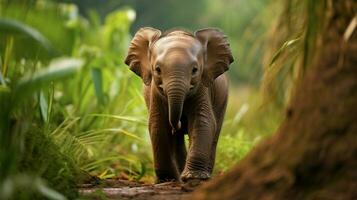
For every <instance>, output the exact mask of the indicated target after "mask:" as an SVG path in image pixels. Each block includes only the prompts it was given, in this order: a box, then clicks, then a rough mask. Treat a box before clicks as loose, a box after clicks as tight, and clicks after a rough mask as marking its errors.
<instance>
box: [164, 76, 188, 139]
mask: <svg viewBox="0 0 357 200" xmlns="http://www.w3.org/2000/svg"><path fill="white" fill-rule="evenodd" d="M185 96H186V87H185V86H184V83H183V82H181V81H175V82H171V83H170V85H169V87H168V90H167V101H168V106H169V122H170V125H171V127H172V133H175V132H176V131H178V130H179V129H180V128H181V121H180V119H181V115H182V109H183V103H184V101H185Z"/></svg>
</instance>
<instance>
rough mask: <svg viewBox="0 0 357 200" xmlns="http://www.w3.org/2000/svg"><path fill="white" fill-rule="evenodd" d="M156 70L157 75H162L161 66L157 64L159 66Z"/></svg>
mask: <svg viewBox="0 0 357 200" xmlns="http://www.w3.org/2000/svg"><path fill="white" fill-rule="evenodd" d="M155 72H156V74H157V75H160V74H161V69H160V66H158V65H157V66H156V67H155Z"/></svg>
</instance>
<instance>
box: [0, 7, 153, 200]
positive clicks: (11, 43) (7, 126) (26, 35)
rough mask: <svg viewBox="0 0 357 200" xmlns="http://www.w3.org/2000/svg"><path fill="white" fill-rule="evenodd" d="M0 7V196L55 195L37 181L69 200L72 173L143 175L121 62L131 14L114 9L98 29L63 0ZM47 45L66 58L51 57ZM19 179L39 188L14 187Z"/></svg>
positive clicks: (142, 148) (132, 80)
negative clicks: (60, 1)
mask: <svg viewBox="0 0 357 200" xmlns="http://www.w3.org/2000/svg"><path fill="white" fill-rule="evenodd" d="M0 9H1V17H2V19H1V20H0V22H1V23H0V25H1V26H0V29H1V30H6V32H4V33H5V34H1V35H0V37H1V39H2V40H1V41H5V42H2V43H0V48H1V49H3V50H4V51H2V52H4V54H2V55H1V74H0V75H1V76H0V77H1V87H0V88H1V90H0V106H1V116H0V117H1V123H0V128H1V133H0V136H1V146H0V147H1V151H0V161H1V162H0V175H1V176H0V177H1V178H0V187H1V188H4V190H0V191H1V192H0V197H5V196H6V195H8V196H10V197H9V198H12V199H28V198H36V199H37V198H42V197H47V198H49V199H61V198H60V196H58V195H57V196H56V192H54V191H52V189H49V188H48V187H47V186H45V184H44V183H43V182H44V181H43V180H46V182H48V183H49V186H50V187H52V188H54V189H56V190H57V191H60V192H61V193H62V194H64V195H65V196H66V197H68V198H71V199H72V198H74V197H75V196H76V195H77V193H76V184H78V183H80V182H81V181H86V180H87V181H88V179H90V176H89V175H88V174H87V173H84V172H83V171H82V170H86V171H87V172H89V173H91V174H92V175H97V176H99V177H102V178H106V177H113V176H118V175H119V174H120V173H121V172H125V173H127V174H129V176H130V177H133V178H141V177H142V176H143V175H145V174H146V172H147V169H148V168H150V167H148V166H147V165H148V164H150V160H151V157H150V154H149V153H148V152H147V149H148V148H149V147H148V144H147V143H148V141H147V140H148V138H147V135H146V134H145V133H146V118H145V116H144V115H145V114H146V113H145V112H146V111H145V104H144V103H143V98H142V97H141V94H140V87H141V81H140V80H139V79H138V78H136V77H133V76H131V73H130V72H129V70H128V69H127V68H126V67H124V66H123V63H122V60H123V57H124V55H125V52H126V46H127V44H128V42H129V40H130V38H129V34H128V31H129V25H130V23H131V21H132V20H133V18H132V15H133V14H132V13H133V11H132V10H130V9H124V10H118V11H114V12H113V13H111V14H109V15H108V17H107V19H106V20H105V22H104V24H100V23H97V22H96V15H95V13H93V14H92V18H91V21H88V20H86V19H84V18H82V17H80V16H79V15H78V13H77V10H76V9H75V7H73V5H68V4H56V3H53V2H41V3H40V1H38V2H34V3H33V4H31V6H29V7H27V8H26V7H24V6H23V5H22V4H17V3H9V4H1V7H0ZM24 9H25V10H26V12H24V13H26V14H23V13H21V14H16V13H18V12H19V11H24ZM45 14H48V16H46V17H44V15H45ZM69 16H71V17H69ZM42 19H46V20H48V21H43V20H42ZM49 23H51V24H49ZM53 24H59V26H53ZM46 26H49V27H51V29H46ZM52 27H55V28H53V29H52ZM24 39H26V40H24ZM59 43H61V44H59ZM57 44H59V45H57ZM24 47H26V48H24ZM37 47H40V48H42V49H44V50H45V51H42V50H41V49H39V48H37ZM49 47H54V48H55V51H56V52H57V53H58V54H59V56H64V55H65V54H66V55H67V58H58V56H56V57H55V58H53V56H55V55H53V54H51V51H49ZM29 50H30V51H29ZM39 55H41V56H39ZM133 88H135V89H133ZM138 116H142V117H138ZM134 153H135V154H136V155H141V154H142V155H143V156H141V159H139V158H138V157H136V156H133V154H134ZM151 171H152V170H151ZM21 174H25V176H27V174H29V176H31V177H35V178H36V179H37V178H38V180H39V181H40V182H41V184H38V185H37V186H36V185H35V188H34V189H30V187H28V188H29V189H28V190H27V189H24V187H25V188H27V186H26V184H28V183H29V182H28V181H26V180H27V179H24V181H23V182H21V181H20V182H19V181H17V179H19V178H17V177H20V175H21ZM9 181H10V182H11V184H7V183H8V182H9ZM6 188H10V191H12V192H10V193H6ZM20 188H22V189H20ZM17 190H24V191H23V192H22V193H21V195H20V196H18V195H17V193H16V192H14V191H17ZM36 191H37V192H36Z"/></svg>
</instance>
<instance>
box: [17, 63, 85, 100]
mask: <svg viewBox="0 0 357 200" xmlns="http://www.w3.org/2000/svg"><path fill="white" fill-rule="evenodd" d="M82 66H83V61H82V60H80V59H74V58H61V59H56V60H53V61H52V62H51V63H50V65H49V67H47V68H45V69H42V70H40V71H38V72H36V73H34V74H28V75H27V76H25V77H23V78H21V79H20V81H19V82H18V84H17V85H16V86H15V88H14V97H15V99H14V100H15V101H20V100H23V99H24V98H25V97H26V96H28V95H30V94H32V93H33V92H34V91H36V90H37V89H39V88H41V87H43V86H45V85H48V84H50V82H51V81H58V80H61V79H64V78H67V77H69V76H71V75H73V74H75V73H77V72H78V71H79V70H80V68H81V67H82Z"/></svg>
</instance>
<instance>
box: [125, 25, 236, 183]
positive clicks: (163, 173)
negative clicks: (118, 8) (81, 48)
mask: <svg viewBox="0 0 357 200" xmlns="http://www.w3.org/2000/svg"><path fill="white" fill-rule="evenodd" d="M232 62H233V57H232V53H231V50H230V48H229V44H228V42H227V39H226V36H225V35H224V34H223V33H222V32H221V31H219V30H218V29H214V28H207V29H202V30H198V31H196V32H195V33H194V34H192V33H189V32H186V31H183V30H172V31H169V32H166V33H164V34H161V32H160V31H159V30H157V29H154V28H141V29H140V30H139V31H138V32H137V33H136V34H135V36H134V38H133V39H132V41H131V44H130V47H129V51H128V55H127V57H126V59H125V63H126V64H127V65H128V66H130V70H132V71H133V72H135V73H136V74H137V75H138V76H140V77H141V78H142V80H143V82H144V84H145V85H144V96H145V101H146V104H147V107H148V109H149V132H150V138H151V143H152V149H153V154H154V165H155V166H154V167H155V173H156V176H157V182H165V181H172V180H177V181H180V179H181V180H182V181H188V180H190V179H200V180H204V179H208V178H210V175H211V173H212V170H213V166H214V162H215V154H216V145H217V141H218V136H219V133H220V130H221V127H222V122H223V118H224V113H225V110H226V105H227V96H228V83H227V77H226V75H225V74H224V72H225V71H227V70H228V68H229V65H230V64H231V63H232ZM184 134H188V136H189V148H188V153H187V152H186V147H185V141H184Z"/></svg>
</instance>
